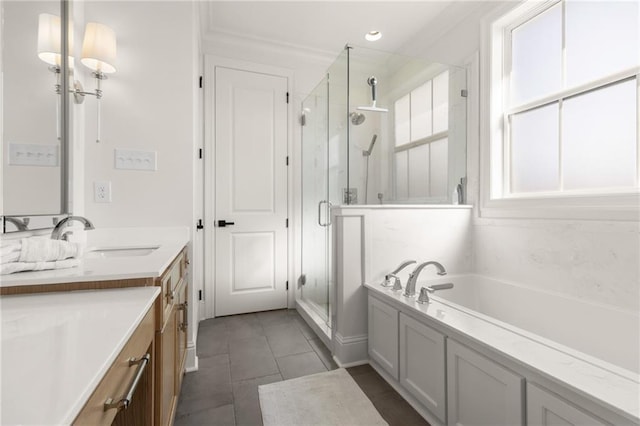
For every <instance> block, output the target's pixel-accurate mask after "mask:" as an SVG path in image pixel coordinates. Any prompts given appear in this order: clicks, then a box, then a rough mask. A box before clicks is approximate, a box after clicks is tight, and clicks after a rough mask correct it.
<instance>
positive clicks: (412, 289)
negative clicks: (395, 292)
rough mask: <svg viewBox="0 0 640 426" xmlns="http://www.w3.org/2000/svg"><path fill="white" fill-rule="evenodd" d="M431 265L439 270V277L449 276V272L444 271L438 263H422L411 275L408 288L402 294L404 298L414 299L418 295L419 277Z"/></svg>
mask: <svg viewBox="0 0 640 426" xmlns="http://www.w3.org/2000/svg"><path fill="white" fill-rule="evenodd" d="M429 265H433V266H435V267H436V268H437V269H438V275H447V271H446V270H445V269H444V266H442V265H441V264H440V263H438V262H436V261H429V262H424V263H421V264H419V265H418V266H416V269H414V270H413V272H411V273H410V274H409V279H408V280H407V287H406V288H405V289H404V293H403V294H402V295H403V296H405V297H413V296H415V295H416V282H418V275H420V272H422V270H423V269H424V268H425V267H427V266H429Z"/></svg>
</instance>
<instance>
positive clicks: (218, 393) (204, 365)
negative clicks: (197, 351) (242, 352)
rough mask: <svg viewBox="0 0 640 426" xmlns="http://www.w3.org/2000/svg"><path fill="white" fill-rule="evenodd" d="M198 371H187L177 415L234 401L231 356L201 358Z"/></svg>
mask: <svg viewBox="0 0 640 426" xmlns="http://www.w3.org/2000/svg"><path fill="white" fill-rule="evenodd" d="M198 364H199V365H198V371H197V372H193V373H187V374H185V376H184V380H183V382H182V390H181V392H180V399H179V400H178V408H177V413H176V415H186V414H188V413H194V412H196V411H202V410H208V409H212V408H217V407H221V406H223V405H227V404H232V403H233V389H232V387H231V375H230V371H229V356H228V355H226V354H223V355H215V356H212V357H209V358H203V359H201V360H199V363H198Z"/></svg>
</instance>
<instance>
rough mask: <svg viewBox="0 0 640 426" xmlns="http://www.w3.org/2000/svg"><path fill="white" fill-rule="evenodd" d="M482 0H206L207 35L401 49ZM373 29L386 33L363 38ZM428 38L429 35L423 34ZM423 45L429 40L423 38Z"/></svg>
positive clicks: (322, 47) (331, 48)
mask: <svg viewBox="0 0 640 426" xmlns="http://www.w3.org/2000/svg"><path fill="white" fill-rule="evenodd" d="M479 3H481V2H477V1H476V2H466V1H451V0H448V1H444V0H438V1H265V0H263V1H203V2H201V3H200V5H201V6H200V7H201V25H202V32H203V36H204V37H205V38H207V37H215V36H216V34H225V35H233V36H239V37H245V38H249V39H259V40H263V41H269V42H272V43H276V44H282V45H288V46H291V47H301V48H306V49H315V50H318V51H323V52H331V53H332V54H335V52H336V51H339V50H340V49H341V48H342V47H343V46H344V44H345V43H346V42H349V43H352V44H356V45H362V46H366V47H371V48H374V49H379V50H384V51H389V52H397V51H400V49H402V48H404V47H406V46H408V45H410V44H411V42H412V41H413V40H414V39H415V38H416V37H417V36H418V35H419V34H420V35H422V34H423V33H424V32H425V30H426V31H428V30H429V27H437V28H441V25H442V24H441V23H440V22H438V21H442V19H441V18H442V17H443V16H444V17H449V18H450V19H451V18H453V19H454V20H455V19H456V18H457V19H460V17H463V16H465V15H467V14H468V13H471V12H473V11H474V10H475V8H477V5H478V4H479ZM372 29H375V30H378V31H380V32H382V33H383V34H384V37H383V38H382V39H381V40H379V41H376V42H373V43H372V42H367V41H365V40H364V34H365V33H367V32H369V31H371V30H372ZM423 40H424V38H423ZM423 44H424V42H423Z"/></svg>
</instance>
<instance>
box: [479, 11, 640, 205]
mask: <svg viewBox="0 0 640 426" xmlns="http://www.w3.org/2000/svg"><path fill="white" fill-rule="evenodd" d="M639 21H640V10H639V3H638V2H629V1H578V0H560V1H558V0H556V1H548V2H545V3H542V4H541V3H539V2H535V1H528V2H525V3H524V4H523V5H521V6H519V7H517V8H516V9H512V10H511V11H509V12H507V13H503V14H502V16H499V17H498V18H497V19H494V20H493V22H491V23H490V24H489V25H485V31H484V34H485V44H484V48H485V49H486V54H487V56H485V67H484V72H485V73H486V74H487V77H486V80H485V83H484V84H485V86H487V89H488V93H490V95H489V99H488V101H487V102H488V104H487V107H488V108H487V111H488V116H487V115H485V116H484V117H485V118H484V119H483V121H486V122H487V123H488V124H489V125H488V133H485V138H486V139H488V141H489V146H488V147H489V150H490V155H489V156H487V157H486V158H485V160H486V161H483V163H484V164H486V163H487V162H488V163H489V171H490V172H489V173H487V175H486V178H485V182H484V184H485V186H489V191H488V193H487V195H488V196H486V197H484V198H485V200H486V201H487V203H486V205H487V206H490V207H491V206H493V207H500V206H501V207H509V208H516V207H517V206H518V203H517V202H518V201H522V202H521V203H520V206H526V207H527V208H530V207H536V206H538V207H543V208H558V207H563V206H564V207H566V206H569V205H570V206H573V207H577V206H580V205H582V206H586V205H589V206H591V207H593V206H595V205H597V204H599V203H609V207H610V206H611V204H610V202H611V196H613V195H619V196H620V195H621V196H623V197H622V198H619V199H617V200H615V202H614V204H615V205H616V206H618V207H623V206H627V207H628V206H632V205H637V201H638V188H639V185H638V179H639V176H640V166H639V164H640V160H639V158H640V157H639V148H638V147H639V138H638V133H639V132H638V126H639V124H638V122H639V118H638V111H639V106H638V102H639V101H638V98H639V94H638V93H639V91H640V89H639V83H638V80H639V77H638V75H639V68H638V66H639V64H640V43H639V40H640V33H639V31H640V30H639V27H640V22H639ZM487 180H488V182H487ZM599 197H600V198H602V197H608V198H609V200H608V201H606V202H605V201H601V202H598V201H596V198H599ZM625 197H626V198H625ZM568 199H571V200H570V201H567V200H568ZM579 199H580V200H582V201H579ZM535 200H537V201H538V203H537V204H536V202H535ZM525 201H526V202H525ZM510 202H511V203H510Z"/></svg>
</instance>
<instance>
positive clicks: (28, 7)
mask: <svg viewBox="0 0 640 426" xmlns="http://www.w3.org/2000/svg"><path fill="white" fill-rule="evenodd" d="M69 7H70V3H69V2H67V1H64V0H63V1H58V2H56V1H50V0H49V1H46V0H45V1H22V0H10V1H7V0H2V1H1V2H0V18H1V19H0V26H1V27H0V30H1V36H0V39H1V40H2V59H1V62H0V65H1V71H2V85H1V86H0V87H1V89H0V90H1V91H2V119H1V121H0V123H1V124H0V130H1V134H2V203H1V205H0V207H1V209H0V215H2V232H3V233H8V232H17V231H30V230H37V229H45V228H51V227H53V226H54V225H55V223H57V221H58V220H60V219H61V218H62V217H64V216H65V215H66V214H67V213H68V195H67V194H68V192H69V190H68V178H67V177H68V165H69V161H68V148H67V147H68V146H69V133H68V129H69V114H68V110H69V109H68V96H61V93H69V92H68V84H66V82H67V81H68V77H67V76H68V75H69V66H72V61H73V59H67V58H69V54H68V53H67V52H68V51H70V49H69V47H72V43H73V40H72V39H73V38H72V37H67V36H65V34H68V32H67V28H68V27H69V25H68V19H67V17H68V16H69ZM68 38H69V39H70V40H69V41H68V43H65V41H67V39H68Z"/></svg>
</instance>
